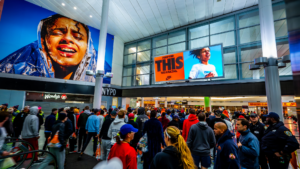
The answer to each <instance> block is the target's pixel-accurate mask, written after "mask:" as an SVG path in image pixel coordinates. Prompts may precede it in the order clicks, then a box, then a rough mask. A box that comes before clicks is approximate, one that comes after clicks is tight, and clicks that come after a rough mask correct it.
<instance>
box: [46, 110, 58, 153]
mask: <svg viewBox="0 0 300 169" xmlns="http://www.w3.org/2000/svg"><path fill="white" fill-rule="evenodd" d="M56 114H57V108H53V109H52V112H51V114H50V115H49V116H47V117H46V120H45V143H44V146H43V150H46V146H47V139H48V137H50V136H51V132H52V127H53V125H54V123H55V121H56Z"/></svg>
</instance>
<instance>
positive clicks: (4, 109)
mask: <svg viewBox="0 0 300 169" xmlns="http://www.w3.org/2000/svg"><path fill="white" fill-rule="evenodd" d="M7 107H8V104H7V103H3V104H2V105H1V111H7V109H8V108H7Z"/></svg>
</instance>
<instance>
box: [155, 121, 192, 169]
mask: <svg viewBox="0 0 300 169" xmlns="http://www.w3.org/2000/svg"><path fill="white" fill-rule="evenodd" d="M164 141H165V143H166V145H167V147H166V148H165V149H164V150H163V151H162V152H159V153H157V154H156V156H155V157H154V158H153V160H152V163H151V166H150V169H167V168H168V169H194V168H195V165H194V161H193V157H192V155H191V152H190V149H189V148H188V146H187V144H186V143H185V141H184V138H183V137H182V136H181V135H180V130H179V129H178V128H177V127H175V126H170V127H168V128H166V130H165V134H164Z"/></svg>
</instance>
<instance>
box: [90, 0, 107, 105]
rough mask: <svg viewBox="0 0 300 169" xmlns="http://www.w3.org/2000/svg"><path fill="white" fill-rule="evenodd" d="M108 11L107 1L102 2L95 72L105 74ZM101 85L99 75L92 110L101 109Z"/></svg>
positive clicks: (101, 77)
mask: <svg viewBox="0 0 300 169" xmlns="http://www.w3.org/2000/svg"><path fill="white" fill-rule="evenodd" d="M108 9H109V0H103V3H102V15H101V25H100V37H99V46H98V59H97V72H98V71H103V73H105V72H104V62H105V48H106V36H107V20H108ZM102 83H103V75H99V74H98V75H96V82H95V91H94V103H93V108H97V109H99V108H100V107H101V99H102Z"/></svg>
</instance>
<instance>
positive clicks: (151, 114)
mask: <svg viewBox="0 0 300 169" xmlns="http://www.w3.org/2000/svg"><path fill="white" fill-rule="evenodd" d="M156 114H157V111H156V110H152V111H151V113H150V117H151V118H152V117H156Z"/></svg>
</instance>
